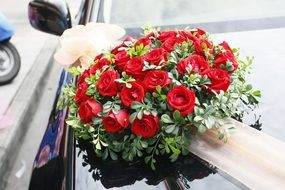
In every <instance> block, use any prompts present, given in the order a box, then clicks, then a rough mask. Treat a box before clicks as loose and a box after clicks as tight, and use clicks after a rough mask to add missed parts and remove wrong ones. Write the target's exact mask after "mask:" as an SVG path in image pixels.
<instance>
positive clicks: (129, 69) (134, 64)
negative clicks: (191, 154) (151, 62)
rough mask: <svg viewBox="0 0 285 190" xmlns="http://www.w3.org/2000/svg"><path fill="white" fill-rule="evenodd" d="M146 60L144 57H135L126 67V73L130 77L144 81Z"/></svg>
mask: <svg viewBox="0 0 285 190" xmlns="http://www.w3.org/2000/svg"><path fill="white" fill-rule="evenodd" d="M143 67H144V60H143V58H142V57H134V58H133V59H131V60H129V61H128V62H127V64H126V66H125V71H126V73H127V74H128V75H131V76H133V77H134V78H136V79H143V78H144V75H145V71H143Z"/></svg>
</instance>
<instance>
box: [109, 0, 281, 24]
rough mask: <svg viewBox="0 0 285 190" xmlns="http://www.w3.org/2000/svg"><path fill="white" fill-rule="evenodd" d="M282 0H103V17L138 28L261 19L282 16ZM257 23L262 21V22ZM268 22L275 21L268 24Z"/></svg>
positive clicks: (111, 21) (276, 18) (274, 18)
mask: <svg viewBox="0 0 285 190" xmlns="http://www.w3.org/2000/svg"><path fill="white" fill-rule="evenodd" d="M284 5H285V2H284V1H283V0H274V1H268V0H252V1H247V0H239V1H236V0H216V1H211V0H200V1H189V0H175V1H173V0H157V1H153V0H144V1H141V0H116V1H112V0H105V1H104V20H105V22H107V23H115V24H120V25H122V26H123V27H127V28H129V27H140V26H142V25H145V24H150V25H155V26H161V25H181V24H195V25H201V24H202V25H204V24H205V23H217V22H227V24H229V23H230V22H232V21H249V20H254V19H260V20H259V21H260V22H264V19H265V18H266V19H267V20H271V19H273V20H274V22H277V21H278V19H281V17H283V18H284V16H285V11H284V8H283V7H284ZM260 22H259V23H256V24H264V23H260ZM270 24H271V25H273V24H276V23H272V22H271V23H270Z"/></svg>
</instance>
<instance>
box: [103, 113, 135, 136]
mask: <svg viewBox="0 0 285 190" xmlns="http://www.w3.org/2000/svg"><path fill="white" fill-rule="evenodd" d="M129 118H130V115H129V114H128V113H127V112H126V111H125V110H120V111H119V112H118V113H117V114H115V113H114V112H113V111H111V112H110V113H109V115H108V116H107V117H104V118H103V126H104V128H105V129H106V131H108V132H109V133H118V132H122V131H123V130H124V129H125V128H127V127H128V125H129V123H130V121H129Z"/></svg>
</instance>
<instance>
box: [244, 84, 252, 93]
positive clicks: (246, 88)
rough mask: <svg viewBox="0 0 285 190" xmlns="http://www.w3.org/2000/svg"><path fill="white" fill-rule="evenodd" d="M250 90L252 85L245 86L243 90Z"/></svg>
mask: <svg viewBox="0 0 285 190" xmlns="http://www.w3.org/2000/svg"><path fill="white" fill-rule="evenodd" d="M251 89H252V85H251V84H248V85H246V87H245V90H246V91H247V92H248V91H250V90H251Z"/></svg>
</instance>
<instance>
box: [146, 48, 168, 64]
mask: <svg viewBox="0 0 285 190" xmlns="http://www.w3.org/2000/svg"><path fill="white" fill-rule="evenodd" d="M145 60H146V61H147V62H149V63H152V64H155V65H159V64H160V63H161V62H163V61H166V60H167V57H166V52H165V50H164V49H163V48H156V49H154V50H152V51H150V52H148V53H147V54H146V55H145Z"/></svg>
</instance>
